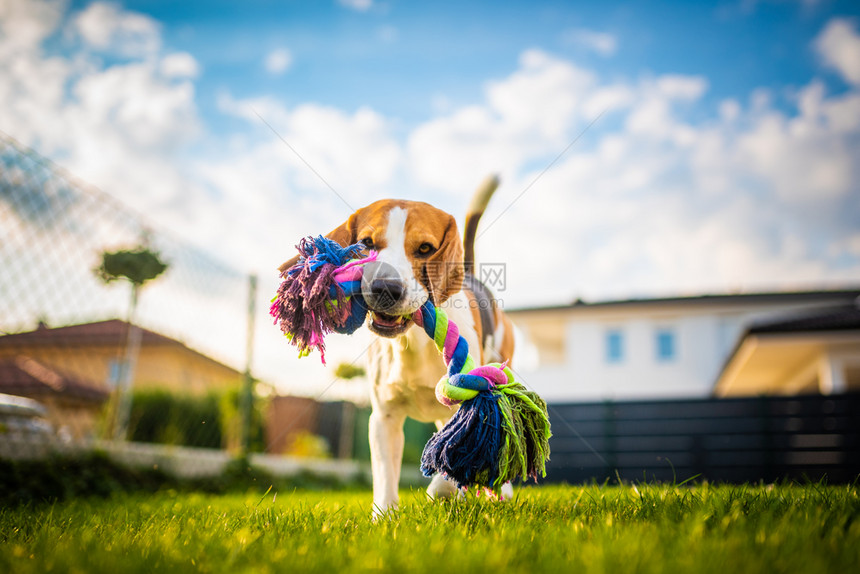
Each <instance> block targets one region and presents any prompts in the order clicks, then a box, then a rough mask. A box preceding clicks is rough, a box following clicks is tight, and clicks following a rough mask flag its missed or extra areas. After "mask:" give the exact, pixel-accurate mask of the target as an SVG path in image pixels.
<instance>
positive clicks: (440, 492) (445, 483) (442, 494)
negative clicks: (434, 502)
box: [427, 474, 459, 499]
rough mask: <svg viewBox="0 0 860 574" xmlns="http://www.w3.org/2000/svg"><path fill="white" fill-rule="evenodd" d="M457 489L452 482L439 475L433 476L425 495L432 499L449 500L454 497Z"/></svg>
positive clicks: (455, 484)
mask: <svg viewBox="0 0 860 574" xmlns="http://www.w3.org/2000/svg"><path fill="white" fill-rule="evenodd" d="M458 490H459V488H457V483H456V482H454V481H453V480H448V479H447V478H445V477H444V476H442V475H441V474H434V475H433V480H431V481H430V486H428V487H427V495H428V496H429V497H430V498H432V499H436V498H449V497H451V496H454V495H455V494H456V493H457V491H458Z"/></svg>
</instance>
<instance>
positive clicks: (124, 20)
mask: <svg viewBox="0 0 860 574" xmlns="http://www.w3.org/2000/svg"><path fill="white" fill-rule="evenodd" d="M71 27H72V29H73V30H74V31H75V32H77V34H78V35H79V36H80V37H81V39H82V40H83V41H84V42H85V43H86V44H87V45H88V46H90V47H92V48H94V49H96V50H99V51H103V52H108V51H110V52H113V53H118V54H120V55H122V56H125V57H130V58H136V57H141V56H149V55H153V54H155V53H156V52H157V51H158V50H159V48H160V47H161V32H160V25H159V24H158V22H156V21H155V20H153V19H152V18H150V17H148V16H145V15H143V14H139V13H136V12H127V11H125V10H123V9H122V8H121V7H120V6H118V5H116V4H112V3H105V2H94V3H92V4H90V5H89V6H87V8H85V9H84V10H83V11H82V12H80V13H79V14H78V15H77V16H76V17H75V18H74V20H73V21H72V26H71Z"/></svg>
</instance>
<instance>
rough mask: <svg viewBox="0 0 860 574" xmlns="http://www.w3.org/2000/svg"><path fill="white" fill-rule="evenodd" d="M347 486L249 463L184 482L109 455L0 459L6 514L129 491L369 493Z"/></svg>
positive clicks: (234, 462) (241, 460)
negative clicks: (286, 474) (278, 472)
mask: <svg viewBox="0 0 860 574" xmlns="http://www.w3.org/2000/svg"><path fill="white" fill-rule="evenodd" d="M360 480H361V479H359V481H357V482H351V483H343V482H341V481H339V480H338V479H337V478H334V477H328V476H318V475H315V474H313V473H310V472H304V473H300V474H297V475H295V476H290V477H280V478H279V477H275V476H272V475H271V474H269V473H267V472H266V471H264V470H262V469H259V468H257V467H254V466H252V465H251V464H250V463H249V462H248V460H247V459H246V458H241V457H240V458H236V459H233V460H232V461H231V462H230V464H229V465H228V466H227V468H226V469H225V470H224V472H223V473H221V474H220V475H217V476H212V477H205V478H195V479H180V478H177V477H175V476H171V475H169V474H167V473H165V472H164V471H161V470H157V469H153V468H133V467H129V466H126V465H123V464H119V463H117V462H114V461H113V460H111V459H110V458H109V457H108V456H107V455H106V454H104V453H99V452H95V453H91V454H88V455H85V456H56V457H51V458H47V459H41V460H5V459H0V509H2V507H4V506H19V505H22V504H41V503H52V502H57V501H62V500H68V499H71V498H76V497H87V496H93V497H102V498H103V497H108V496H111V495H113V494H119V493H124V492H150V493H151V492H157V491H159V490H164V489H174V490H178V491H182V492H192V491H197V492H208V493H215V494H223V493H226V492H248V491H252V492H266V491H268V490H269V489H270V488H271V489H272V490H274V491H281V492H289V491H292V490H295V489H302V490H321V489H327V490H328V489H342V488H362V489H363V488H367V487H368V486H369V485H368V484H365V483H363V482H361V481H360Z"/></svg>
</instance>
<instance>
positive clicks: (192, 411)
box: [128, 390, 265, 452]
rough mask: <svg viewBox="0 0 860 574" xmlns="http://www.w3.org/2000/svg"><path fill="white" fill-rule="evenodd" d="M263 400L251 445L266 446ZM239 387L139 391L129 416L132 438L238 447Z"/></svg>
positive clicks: (255, 447)
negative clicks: (181, 391)
mask: <svg viewBox="0 0 860 574" xmlns="http://www.w3.org/2000/svg"><path fill="white" fill-rule="evenodd" d="M262 406H263V405H261V404H260V401H255V405H254V407H255V408H254V409H253V410H252V417H251V433H250V439H249V449H250V450H251V451H252V452H262V451H263V450H264V449H265V433H264V428H263V427H264V423H263V415H262V412H261V408H262ZM239 412H240V411H239V391H238V390H230V391H226V392H223V393H220V394H217V393H209V394H207V395H204V396H191V395H182V394H177V393H171V392H169V391H165V390H148V391H136V392H135V393H134V394H133V396H132V404H131V415H130V417H129V434H128V437H129V440H131V441H134V442H149V443H157V444H170V445H181V446H192V447H202V448H226V447H236V446H238V443H239V432H240V414H239Z"/></svg>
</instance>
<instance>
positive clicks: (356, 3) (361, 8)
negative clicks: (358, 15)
mask: <svg viewBox="0 0 860 574" xmlns="http://www.w3.org/2000/svg"><path fill="white" fill-rule="evenodd" d="M337 3H338V4H340V5H341V6H343V7H345V8H349V9H350V10H355V11H356V12H367V11H368V10H370V9H371V8H372V7H373V0H337Z"/></svg>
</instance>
